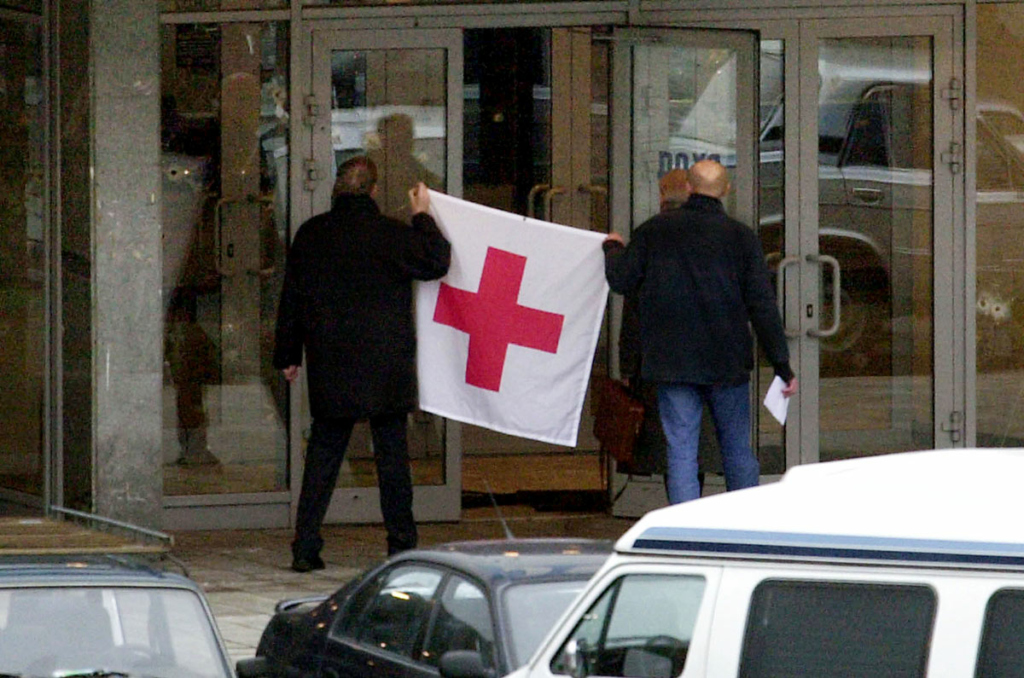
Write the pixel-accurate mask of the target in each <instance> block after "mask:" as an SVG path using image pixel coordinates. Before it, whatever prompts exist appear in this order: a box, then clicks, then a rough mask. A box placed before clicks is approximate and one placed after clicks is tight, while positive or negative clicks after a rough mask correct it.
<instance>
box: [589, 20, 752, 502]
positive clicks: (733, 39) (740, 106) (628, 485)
mask: <svg viewBox="0 0 1024 678" xmlns="http://www.w3.org/2000/svg"><path fill="white" fill-rule="evenodd" d="M612 41H613V42H612V47H613V49H612V57H611V59H612V86H611V89H612V94H611V112H610V115H611V126H612V129H613V130H614V131H613V132H612V134H611V139H612V148H611V162H610V167H611V179H610V181H611V230H612V232H614V233H618V234H620V235H621V236H622V237H623V238H625V239H626V240H627V242H628V240H629V235H630V233H631V231H632V230H633V229H634V228H635V227H636V226H639V225H640V223H641V222H640V221H637V222H636V223H634V219H633V199H632V196H633V192H632V191H633V158H634V149H633V146H634V144H633V126H634V119H633V103H634V102H633V99H634V73H633V46H634V45H637V44H642V43H645V42H646V43H650V42H652V41H654V42H657V43H663V44H669V45H678V46H681V47H696V48H702V47H703V48H711V47H727V48H731V49H734V50H735V51H736V55H737V67H736V125H737V129H736V163H735V167H734V170H733V190H734V191H735V193H736V214H735V216H736V217H737V218H738V219H740V220H741V221H743V222H744V223H747V224H754V223H755V222H756V215H757V214H758V205H757V199H758V190H757V170H758V165H759V162H758V158H759V153H758V131H759V109H758V98H759V82H760V79H759V74H758V68H759V63H760V36H759V34H758V32H757V31H756V30H754V29H750V28H711V29H709V28H629V29H621V30H616V31H615V32H614V33H613V35H612ZM624 93H628V94H629V96H625V95H624ZM650 216H653V214H652V215H650ZM609 308H610V322H611V337H610V338H611V341H610V346H611V351H612V355H611V356H610V360H609V366H610V371H611V375H612V376H613V377H619V376H620V368H619V361H618V345H619V336H620V328H621V324H622V297H621V296H619V295H613V297H612V303H611V304H610V305H609ZM755 391H756V389H751V398H752V404H751V411H752V414H753V416H752V417H751V434H752V435H753V433H754V430H756V422H757V420H758V416H757V415H758V411H757V409H756V408H755V402H754V400H755V397H756V393H755ZM610 463H611V465H612V466H611V468H610V471H609V492H610V494H611V497H612V498H613V509H612V510H613V513H614V514H615V515H620V514H621V515H630V516H631V515H633V513H635V511H633V510H631V509H630V508H628V507H626V508H620V509H617V508H616V507H615V505H614V504H615V503H617V500H620V499H621V500H623V501H624V502H625V503H626V504H630V503H634V502H635V503H636V505H637V507H645V508H647V509H650V508H656V507H657V506H660V505H663V504H664V501H665V500H664V488H663V485H662V481H661V477H660V476H652V479H653V480H652V481H651V482H646V481H641V482H635V481H633V480H632V479H631V478H630V477H629V476H627V475H625V474H620V473H618V472H617V471H616V469H615V466H614V462H610ZM634 493H635V499H631V498H630V494H634Z"/></svg>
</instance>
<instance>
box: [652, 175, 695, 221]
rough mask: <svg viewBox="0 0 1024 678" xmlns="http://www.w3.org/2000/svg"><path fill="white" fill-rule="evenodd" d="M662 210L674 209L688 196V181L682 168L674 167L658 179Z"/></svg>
mask: <svg viewBox="0 0 1024 678" xmlns="http://www.w3.org/2000/svg"><path fill="white" fill-rule="evenodd" d="M658 191H659V193H660V194H661V209H662V211H665V210H671V209H676V208H677V207H679V206H681V205H682V204H683V203H684V202H686V201H687V199H688V198H689V197H690V182H689V181H688V177H687V172H686V170H684V169H674V170H672V171H671V172H669V173H668V174H666V175H665V176H663V177H662V178H661V179H659V180H658Z"/></svg>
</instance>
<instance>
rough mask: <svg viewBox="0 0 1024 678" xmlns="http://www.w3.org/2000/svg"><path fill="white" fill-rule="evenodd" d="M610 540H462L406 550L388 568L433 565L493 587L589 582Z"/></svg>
mask: <svg viewBox="0 0 1024 678" xmlns="http://www.w3.org/2000/svg"><path fill="white" fill-rule="evenodd" d="M613 545H614V544H613V542H612V541H611V540H606V539H563V538H536V539H516V538H514V539H494V540H481V541H459V542H448V543H445V544H438V545H436V546H429V547H423V548H418V549H414V550H411V551H405V552H403V553H401V554H399V555H397V556H395V557H393V558H392V559H391V560H390V561H388V562H389V563H394V562H397V561H402V560H419V561H429V562H433V563H437V564H441V565H446V566H448V567H453V568H457V569H460V570H463V571H465V572H467V573H469V574H471V575H473V576H475V577H477V578H478V579H481V580H483V581H486V582H488V583H489V584H490V585H491V586H492V587H495V588H497V587H499V586H503V585H506V584H515V583H519V582H522V581H526V580H533V581H537V580H557V579H589V578H590V576H591V575H593V574H594V573H595V572H596V571H597V570H598V568H599V567H600V566H601V565H602V564H603V563H604V561H605V560H607V558H608V556H609V555H610V554H611V552H612V547H613Z"/></svg>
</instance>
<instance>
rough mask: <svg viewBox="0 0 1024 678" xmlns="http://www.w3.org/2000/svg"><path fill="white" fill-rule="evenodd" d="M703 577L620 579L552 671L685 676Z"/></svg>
mask: <svg viewBox="0 0 1024 678" xmlns="http://www.w3.org/2000/svg"><path fill="white" fill-rule="evenodd" d="M704 586H705V582H704V578H703V577H695V576H675V575H654V574H636V575H627V576H625V577H621V578H619V579H617V580H616V581H615V582H614V583H613V584H612V585H611V586H609V587H608V589H607V590H606V591H605V592H604V594H602V595H601V597H600V598H599V599H598V600H597V601H596V602H595V603H594V604H593V605H592V606H591V607H590V609H589V610H587V613H586V614H585V615H583V618H582V619H581V620H580V622H579V623H578V624H577V626H576V628H575V629H574V630H573V632H572V635H570V637H569V639H568V640H567V641H566V643H565V644H564V645H563V646H562V648H561V650H560V651H559V652H558V653H557V654H556V656H555V659H554V660H553V661H552V663H551V671H552V672H553V673H556V674H563V675H574V676H577V677H579V676H614V677H626V676H628V677H629V678H672V677H673V676H678V675H679V674H680V673H682V671H683V668H684V667H685V665H686V655H687V651H688V650H689V647H690V640H691V638H692V636H693V628H694V625H695V624H696V621H697V613H698V612H699V610H700V605H701V600H702V599H703V596H704Z"/></svg>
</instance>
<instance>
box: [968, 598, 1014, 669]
mask: <svg viewBox="0 0 1024 678" xmlns="http://www.w3.org/2000/svg"><path fill="white" fill-rule="evenodd" d="M1021 624H1024V591H1017V590H1014V589H1003V590H1001V591H997V592H996V593H995V595H993V596H992V598H991V599H989V601H988V606H987V608H986V609H985V627H984V630H983V631H982V635H981V649H980V650H979V651H978V667H977V672H976V673H975V674H974V675H975V677H976V678H1002V677H1007V676H1024V645H1021V643H1020V629H1021Z"/></svg>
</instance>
